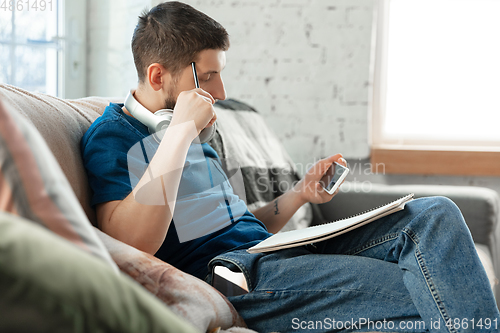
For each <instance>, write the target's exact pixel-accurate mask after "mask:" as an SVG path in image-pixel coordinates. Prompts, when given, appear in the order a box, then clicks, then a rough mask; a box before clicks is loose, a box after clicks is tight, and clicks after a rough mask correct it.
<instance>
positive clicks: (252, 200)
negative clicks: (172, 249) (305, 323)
mask: <svg viewBox="0 0 500 333" xmlns="http://www.w3.org/2000/svg"><path fill="white" fill-rule="evenodd" d="M110 100H111V101H115V102H121V100H120V99H108V98H98V97H89V98H82V99H77V100H63V99H59V98H55V97H51V96H47V95H43V94H32V93H29V92H26V91H24V90H22V89H19V88H16V87H13V86H8V85H0V101H2V102H4V103H6V104H7V105H9V107H10V108H12V109H13V110H14V111H15V112H17V113H19V114H21V115H22V116H24V118H25V119H27V120H28V121H29V122H30V123H32V124H33V125H34V126H35V128H36V129H37V130H38V131H39V132H40V134H41V135H42V137H43V138H44V140H45V142H46V143H47V145H48V146H49V148H50V150H51V151H52V153H53V155H54V156H55V158H56V159H57V161H58V162H59V164H60V166H61V168H62V171H63V172H64V174H65V175H66V177H67V179H68V180H69V183H70V184H71V187H72V189H73V191H74V193H75V194H76V197H77V198H78V201H79V203H80V204H81V206H82V207H83V210H84V211H85V213H86V215H87V217H88V219H89V220H90V221H91V222H92V223H95V212H94V211H93V209H92V208H91V207H90V205H89V198H90V194H91V193H90V189H89V186H88V183H87V177H86V174H85V170H84V168H83V165H82V160H81V155H80V146H79V143H80V139H81V137H82V136H83V134H84V133H85V131H86V130H87V128H88V127H89V126H90V124H91V123H92V122H93V121H94V120H95V119H96V118H97V117H98V116H99V115H100V114H102V112H103V110H104V108H105V107H106V105H108V103H109V102H110ZM239 106H240V107H241V105H239ZM228 108H229V109H231V102H229V103H226V104H224V105H222V108H220V109H219V110H218V114H219V120H220V123H221V128H222V133H221V134H220V135H219V140H218V141H216V142H214V143H213V145H214V148H216V150H217V151H218V152H219V154H220V155H221V156H224V155H226V157H227V156H228V155H229V156H231V157H236V158H238V156H240V155H241V156H244V155H245V154H240V153H241V152H239V147H238V146H237V145H236V146H231V141H235V140H231V137H230V136H231V133H229V131H227V132H224V131H223V129H224V128H228V127H232V128H235V127H237V126H240V125H241V124H239V125H238V121H240V122H246V119H243V118H244V117H250V118H252V124H255V128H257V127H258V128H259V131H262V130H264V131H266V133H265V135H264V136H265V137H266V140H265V142H264V141H262V142H259V139H257V138H255V137H250V138H246V140H247V139H249V140H250V141H256V142H255V144H256V147H257V148H255V147H254V148H253V149H259V150H260V151H261V153H260V155H259V154H258V155H259V160H254V161H248V160H245V161H242V162H241V163H242V164H244V165H250V164H252V163H254V164H255V165H254V167H252V168H253V169H252V168H249V169H252V170H255V168H257V169H259V168H260V169H262V165H261V164H262V160H265V159H271V160H272V162H270V163H271V164H273V165H278V166H279V168H282V169H283V170H286V169H287V165H288V166H290V167H291V168H293V162H292V161H291V160H290V158H289V157H288V155H287V154H286V152H284V150H283V149H282V147H281V145H280V144H279V143H278V142H277V140H276V138H275V137H274V136H273V134H272V133H269V130H268V129H267V127H265V124H263V120H262V118H261V117H260V115H258V113H256V112H254V110H252V109H251V108H249V109H247V110H244V111H245V112H246V113H245V116H241V114H240V115H238V117H233V116H232V111H231V110H227V109H228ZM242 117H243V118H242ZM239 118H241V119H239ZM238 119H239V120H238ZM242 128H243V127H242ZM255 128H253V129H251V130H250V132H252V131H254V130H256V129H255ZM262 128H264V129H262ZM242 131H243V132H244V131H245V130H244V129H241V130H239V131H237V132H239V134H241V132H242ZM247 134H248V135H247V136H251V135H255V133H253V134H251V133H247ZM262 136H263V135H262V133H259V134H258V135H256V137H262ZM224 139H226V140H224ZM236 141H237V140H236ZM278 146H279V147H278ZM239 154H240V155H239ZM244 158H245V157H241V159H244ZM264 164H265V163H264ZM274 169H276V168H273V170H274ZM289 174H290V173H289ZM291 175H292V176H291V178H290V176H287V177H288V178H287V179H286V180H287V181H290V182H291V181H293V179H294V177H295V178H297V175H296V173H294V172H292V173H291ZM252 177H255V175H249V174H246V175H245V181H248V183H249V184H250V185H249V187H251V183H252ZM277 177H281V176H279V175H278V176H277ZM281 180H283V179H281ZM350 188H351V189H352V190H351V191H347V192H345V193H342V195H339V196H338V198H339V199H340V200H334V201H332V203H329V204H326V205H322V206H320V207H316V206H313V205H307V206H305V207H304V208H302V209H301V210H300V211H299V212H298V213H297V214H296V215H295V216H294V218H293V219H292V220H291V221H290V222H289V224H287V226H286V228H287V229H293V228H297V227H303V226H306V225H308V224H310V223H313V224H314V223H318V222H324V221H325V220H333V219H336V218H337V217H342V216H337V215H336V214H338V212H339V211H344V212H345V213H350V212H349V210H350V209H355V208H352V202H356V203H357V204H359V205H361V206H360V207H361V208H360V209H362V208H363V207H362V206H363V205H365V206H366V205H368V207H366V208H369V207H371V206H372V204H373V205H375V204H378V203H379V202H378V201H380V200H384V201H385V200H386V199H387V198H392V197H393V196H397V195H399V192H404V194H406V193H407V192H408V191H412V190H415V192H416V193H417V195H418V194H422V193H423V194H425V195H427V194H429V195H430V194H440V193H437V192H442V193H445V194H448V196H450V197H452V199H453V196H454V195H458V196H459V197H460V195H462V194H463V191H464V189H457V190H456V191H454V189H453V188H449V187H441V188H430V187H419V188H412V189H408V188H400V187H386V186H375V187H374V190H373V193H371V194H370V193H363V192H362V191H358V190H357V189H356V185H355V184H353V186H351V187H350ZM271 190H272V189H271ZM272 192H273V193H267V194H264V195H262V194H261V193H260V194H259V195H261V196H260V197H257V195H256V193H257V192H254V193H253V192H247V194H246V197H247V200H248V204H249V207H250V209H252V208H256V207H258V206H260V205H262V204H264V202H265V201H270V200H272V199H273V197H272V196H273V195H274V196H275V195H279V194H280V193H279V191H272ZM486 192H487V195H486V196H485V195H484V193H485V192H484V191H483V192H481V193H477V195H476V196H474V195H473V196H474V198H475V200H477V202H482V203H483V204H484V207H486V209H493V210H495V209H496V212H494V213H492V214H490V215H489V216H490V217H489V220H487V221H485V220H484V219H481V218H479V220H480V221H478V222H474V225H473V229H474V230H476V234H478V233H480V234H481V242H482V244H479V247H478V249H479V253H480V257H481V260H482V262H483V264H484V266H485V268H486V270H487V273H488V276H489V278H490V282H491V285H492V287H493V288H494V287H495V285H496V284H497V282H496V281H497V280H496V277H495V270H497V273H498V266H496V265H494V263H495V262H496V261H495V260H498V259H497V258H498V255H497V253H492V252H494V251H497V250H498V247H497V246H498V244H497V241H498V238H497V235H498V231H497V229H498V223H497V220H496V216H495V213H498V195H496V194H495V193H491V192H488V191H486ZM360 193H361V194H360ZM495 195H496V196H495ZM341 198H344V199H343V200H342V199H341ZM459 201H460V200H459ZM485 201H486V203H485ZM339 205H340V206H339ZM459 206H460V205H459ZM336 207H345V209H344V208H343V209H338V208H336ZM474 207H476V209H478V208H481V207H482V206H474ZM474 207H472V209H474ZM353 212H356V211H353ZM491 216H494V218H492V217H491ZM99 236H100V239H101V241H102V242H103V243H104V244H105V246H106V248H107V250H108V251H109V252H110V253H111V256H112V258H113V260H114V261H115V262H116V263H117V264H118V267H119V268H120V269H121V271H122V272H124V273H126V274H127V275H128V276H131V277H133V278H134V279H135V280H136V281H137V282H139V283H140V284H142V285H143V286H144V287H145V288H146V289H147V290H149V291H150V292H152V293H153V294H154V295H156V296H157V298H158V299H160V300H161V301H163V303H164V304H167V305H169V306H168V308H170V309H171V310H172V311H173V312H174V313H175V314H176V315H177V316H180V317H184V319H186V320H187V321H188V322H191V325H192V326H190V327H194V330H195V331H196V330H198V331H212V330H215V331H216V330H217V329H220V327H222V329H228V330H229V331H233V332H237V331H242V332H243V331H245V329H243V328H238V326H244V322H243V321H242V319H241V318H240V317H239V316H238V314H237V313H236V311H235V310H234V308H232V306H231V305H230V303H229V302H227V300H226V299H225V298H224V297H222V296H221V295H220V294H219V293H218V292H216V291H215V289H212V288H211V287H210V286H208V285H207V284H206V283H204V282H202V281H200V280H197V279H195V278H193V277H189V276H187V275H186V274H183V273H182V272H179V271H177V270H175V269H174V268H173V267H171V266H169V265H167V264H164V263H162V262H161V261H159V260H158V259H156V258H154V257H152V256H149V255H146V254H144V253H142V252H140V251H137V250H135V249H133V248H131V247H128V246H126V245H124V244H122V243H120V242H118V241H116V240H114V239H112V238H110V237H108V236H106V235H104V234H102V233H100V234H99ZM0 239H1V235H0ZM0 265H1V262H0ZM165 276H173V277H175V279H174V280H175V281H174V282H172V281H166V279H162V278H163V277H165ZM169 283H170V284H169ZM0 306H1V304H0ZM165 308H167V307H165ZM207 309H208V310H207ZM207 313H208V314H207ZM200 314H202V315H200ZM0 316H1V314H0ZM200 318H201V319H200ZM0 321H1V320H0ZM0 328H1V325H0ZM174 331H175V330H174Z"/></svg>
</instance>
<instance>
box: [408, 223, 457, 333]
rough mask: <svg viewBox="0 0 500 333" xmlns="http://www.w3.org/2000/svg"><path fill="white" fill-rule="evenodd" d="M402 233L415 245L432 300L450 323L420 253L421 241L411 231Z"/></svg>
mask: <svg viewBox="0 0 500 333" xmlns="http://www.w3.org/2000/svg"><path fill="white" fill-rule="evenodd" d="M402 232H403V233H405V234H406V235H407V236H408V237H409V238H410V239H411V241H412V242H413V243H414V244H415V259H416V260H417V264H418V266H419V268H420V272H421V273H422V275H423V277H424V280H425V282H426V284H427V288H428V289H429V291H430V292H431V295H432V298H433V299H434V302H435V303H436V306H437V308H438V310H439V312H440V314H441V317H442V318H443V320H444V322H445V324H446V323H447V322H448V320H450V316H449V315H448V313H447V311H446V309H445V307H444V304H443V301H441V298H440V297H439V294H438V292H437V288H436V285H435V284H434V282H433V280H432V277H431V275H430V273H429V270H428V268H427V265H426V264H425V260H424V255H423V253H422V252H421V251H420V247H419V243H420V242H419V239H418V237H417V235H416V234H415V233H414V232H413V231H412V230H411V229H408V228H403V230H402ZM447 328H448V331H449V332H450V333H457V332H458V331H457V330H455V329H454V327H449V326H447Z"/></svg>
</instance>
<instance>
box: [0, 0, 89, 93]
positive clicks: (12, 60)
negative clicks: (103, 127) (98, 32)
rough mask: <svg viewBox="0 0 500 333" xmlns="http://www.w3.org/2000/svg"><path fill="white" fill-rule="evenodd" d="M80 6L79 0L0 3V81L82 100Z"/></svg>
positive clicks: (82, 18) (1, 0)
mask: <svg viewBox="0 0 500 333" xmlns="http://www.w3.org/2000/svg"><path fill="white" fill-rule="evenodd" d="M85 8H86V6H85V1H82V2H76V1H73V2H70V1H67V2H66V1H64V0H16V1H9V0H0V63H1V64H2V66H0V82H3V83H7V84H12V85H15V86H17V87H21V88H23V89H26V90H28V91H32V92H41V93H46V94H50V95H54V96H59V97H66V98H76V97H83V96H84V95H85V85H86V83H85V75H84V74H85V71H84V70H83V69H84V68H83V67H84V64H85V52H82V50H84V49H83V47H84V43H83V41H84V39H83V35H82V33H84V30H82V29H80V27H84V24H85V17H86V15H85V12H86V11H85Z"/></svg>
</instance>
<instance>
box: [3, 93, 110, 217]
mask: <svg viewBox="0 0 500 333" xmlns="http://www.w3.org/2000/svg"><path fill="white" fill-rule="evenodd" d="M0 100H2V101H4V102H7V103H8V104H9V105H10V106H11V108H12V109H13V110H14V111H16V112H17V113H18V114H20V115H22V116H24V117H25V118H26V119H27V120H28V121H29V122H30V123H31V124H33V125H34V126H35V127H36V129H37V130H38V131H39V132H40V134H41V135H42V137H43V138H44V139H45V142H46V143H47V145H48V146H49V148H50V150H51V151H52V153H53V154H54V156H55V158H56V160H57V162H59V165H60V166H61V168H62V170H63V172H64V174H65V175H66V178H67V179H68V180H69V183H70V184H71V187H72V188H73V191H74V192H75V194H76V197H77V198H78V200H79V201H80V203H81V205H82V207H83V209H84V211H85V213H86V214H87V216H88V217H89V219H90V221H91V222H92V223H94V224H95V212H94V210H93V209H92V208H91V207H90V204H89V200H90V187H89V185H88V182H87V175H86V173H85V169H84V167H83V163H82V158H81V154H80V139H81V138H82V136H83V134H84V133H85V132H86V131H87V129H88V128H89V126H90V124H91V123H92V122H93V121H94V120H95V119H96V118H97V117H99V116H100V115H101V114H102V112H103V111H104V108H105V107H106V106H107V105H108V104H109V102H110V100H111V101H119V99H118V100H117V99H105V98H100V97H88V98H82V99H77V100H67V99H61V98H57V97H54V96H50V95H45V94H41V93H30V92H27V91H25V90H23V89H20V88H17V87H14V86H10V85H6V84H0Z"/></svg>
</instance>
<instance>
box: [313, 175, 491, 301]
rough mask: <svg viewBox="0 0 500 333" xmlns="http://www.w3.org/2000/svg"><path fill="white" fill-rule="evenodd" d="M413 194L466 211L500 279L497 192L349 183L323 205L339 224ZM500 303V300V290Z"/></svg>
mask: <svg viewBox="0 0 500 333" xmlns="http://www.w3.org/2000/svg"><path fill="white" fill-rule="evenodd" d="M409 193H414V194H415V198H419V197H428V196H444V197H447V198H450V199H451V200H452V201H454V202H455V203H456V204H457V206H458V207H459V208H460V210H461V211H462V214H463V216H464V218H465V221H466V223H467V225H468V227H469V229H470V231H471V234H472V237H473V239H474V242H475V243H476V244H483V245H486V246H487V249H488V250H489V253H490V254H491V259H492V263H493V268H494V272H495V276H497V277H499V276H500V224H499V221H498V220H499V216H500V215H499V207H500V198H499V195H498V193H497V192H496V191H493V190H491V189H488V188H482V187H472V186H445V185H383V184H371V183H370V184H367V183H354V182H345V183H344V184H343V185H342V187H341V192H340V193H339V194H338V195H337V196H335V197H334V198H333V199H332V200H331V201H330V202H328V203H326V204H322V205H319V209H320V210H321V213H322V214H323V216H324V217H325V219H327V220H328V221H335V220H338V219H342V218H345V217H349V216H351V215H355V214H358V213H360V212H362V211H365V210H368V209H371V208H374V207H377V206H380V205H384V204H386V203H388V202H390V201H392V200H395V199H397V198H400V197H402V196H404V195H407V194H409ZM496 289H497V295H496V297H497V300H500V288H496Z"/></svg>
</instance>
